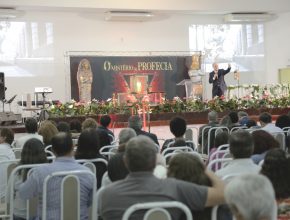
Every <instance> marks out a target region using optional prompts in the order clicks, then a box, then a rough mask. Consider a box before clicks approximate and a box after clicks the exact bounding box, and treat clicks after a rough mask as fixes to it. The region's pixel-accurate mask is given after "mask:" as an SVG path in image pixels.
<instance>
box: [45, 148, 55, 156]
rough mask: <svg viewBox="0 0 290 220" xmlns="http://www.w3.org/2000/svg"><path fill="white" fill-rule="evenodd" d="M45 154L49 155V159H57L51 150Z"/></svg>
mask: <svg viewBox="0 0 290 220" xmlns="http://www.w3.org/2000/svg"><path fill="white" fill-rule="evenodd" d="M45 153H46V154H47V156H49V157H55V155H54V153H53V152H52V151H50V150H45Z"/></svg>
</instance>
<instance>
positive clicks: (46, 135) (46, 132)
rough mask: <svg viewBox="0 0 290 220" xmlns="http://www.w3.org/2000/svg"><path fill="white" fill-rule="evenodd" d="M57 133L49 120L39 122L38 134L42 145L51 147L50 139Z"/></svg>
mask: <svg viewBox="0 0 290 220" xmlns="http://www.w3.org/2000/svg"><path fill="white" fill-rule="evenodd" d="M57 133H58V130H57V128H56V126H55V124H54V123H53V122H51V121H49V120H45V121H43V122H41V124H40V127H39V129H38V134H40V135H41V136H42V137H43V143H44V145H45V146H48V145H51V139H52V137H53V136H54V135H56V134H57Z"/></svg>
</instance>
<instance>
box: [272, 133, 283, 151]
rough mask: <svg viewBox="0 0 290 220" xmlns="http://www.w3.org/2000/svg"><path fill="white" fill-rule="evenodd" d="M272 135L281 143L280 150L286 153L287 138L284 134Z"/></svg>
mask: <svg viewBox="0 0 290 220" xmlns="http://www.w3.org/2000/svg"><path fill="white" fill-rule="evenodd" d="M271 134H272V135H273V137H274V138H275V139H276V140H277V141H278V142H279V145H280V148H281V149H282V150H284V151H286V137H285V134H284V132H274V133H271Z"/></svg>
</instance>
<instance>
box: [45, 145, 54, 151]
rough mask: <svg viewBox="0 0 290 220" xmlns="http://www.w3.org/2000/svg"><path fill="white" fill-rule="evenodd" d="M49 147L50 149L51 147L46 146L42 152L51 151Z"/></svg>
mask: <svg viewBox="0 0 290 220" xmlns="http://www.w3.org/2000/svg"><path fill="white" fill-rule="evenodd" d="M51 147H52V145H47V146H46V147H45V148H44V150H45V151H47V150H48V151H51V149H50V148H51Z"/></svg>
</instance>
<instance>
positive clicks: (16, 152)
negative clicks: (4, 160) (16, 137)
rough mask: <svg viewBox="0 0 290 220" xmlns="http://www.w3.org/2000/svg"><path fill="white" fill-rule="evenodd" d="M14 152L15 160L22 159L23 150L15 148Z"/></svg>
mask: <svg viewBox="0 0 290 220" xmlns="http://www.w3.org/2000/svg"><path fill="white" fill-rule="evenodd" d="M13 152H14V155H15V158H16V159H20V158H21V152H22V149H16V148H14V149H13Z"/></svg>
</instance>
